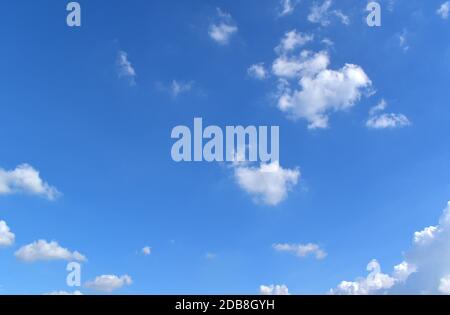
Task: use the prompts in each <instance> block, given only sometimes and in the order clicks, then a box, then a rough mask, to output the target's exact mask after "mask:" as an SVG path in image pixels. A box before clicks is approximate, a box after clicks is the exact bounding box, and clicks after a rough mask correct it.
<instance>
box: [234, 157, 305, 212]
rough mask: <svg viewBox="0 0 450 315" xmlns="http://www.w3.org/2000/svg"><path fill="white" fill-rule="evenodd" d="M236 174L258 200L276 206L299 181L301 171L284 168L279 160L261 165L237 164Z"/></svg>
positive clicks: (246, 189) (239, 182)
mask: <svg viewBox="0 0 450 315" xmlns="http://www.w3.org/2000/svg"><path fill="white" fill-rule="evenodd" d="M234 176H235V178H236V181H237V183H238V185H239V186H240V187H241V188H242V189H243V190H244V191H246V192H247V193H249V194H250V195H252V196H253V197H254V198H255V201H256V202H262V203H264V204H267V205H270V206H276V205H278V204H279V203H280V202H282V201H283V200H284V199H285V198H286V197H287V194H288V191H289V190H291V189H292V187H293V186H295V185H296V184H297V183H298V180H299V178H300V171H299V170H298V169H284V168H282V167H281V166H280V164H279V163H278V162H273V163H270V164H264V163H263V164H261V165H260V166H259V167H251V166H248V165H245V164H237V165H236V166H235V168H234Z"/></svg>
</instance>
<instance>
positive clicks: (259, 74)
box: [247, 63, 268, 80]
mask: <svg viewBox="0 0 450 315" xmlns="http://www.w3.org/2000/svg"><path fill="white" fill-rule="evenodd" d="M247 74H248V75H249V76H250V77H252V78H254V79H257V80H264V79H266V78H267V76H268V73H267V71H266V68H265V67H264V63H258V64H253V65H251V66H250V67H249V68H248V70H247Z"/></svg>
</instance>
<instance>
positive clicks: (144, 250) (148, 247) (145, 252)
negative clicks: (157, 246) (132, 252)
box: [141, 246, 152, 256]
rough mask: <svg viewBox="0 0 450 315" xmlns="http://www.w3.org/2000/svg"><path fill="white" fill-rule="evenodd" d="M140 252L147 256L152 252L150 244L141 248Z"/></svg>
mask: <svg viewBox="0 0 450 315" xmlns="http://www.w3.org/2000/svg"><path fill="white" fill-rule="evenodd" d="M141 253H142V255H144V256H149V255H150V254H151V253H152V248H151V247H150V246H145V247H144V248H142V249H141Z"/></svg>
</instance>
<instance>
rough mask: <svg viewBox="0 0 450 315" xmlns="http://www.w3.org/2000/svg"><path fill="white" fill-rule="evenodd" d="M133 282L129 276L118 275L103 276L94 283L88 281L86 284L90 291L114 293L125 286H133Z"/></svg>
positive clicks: (93, 281)
mask: <svg viewBox="0 0 450 315" xmlns="http://www.w3.org/2000/svg"><path fill="white" fill-rule="evenodd" d="M132 283H133V280H132V279H131V277H130V276H128V275H123V276H120V277H118V276H116V275H102V276H98V277H96V278H95V279H94V280H92V281H88V282H86V284H85V287H86V288H88V289H92V290H96V291H103V292H112V291H114V290H118V289H120V288H122V287H123V286H125V285H131V284H132Z"/></svg>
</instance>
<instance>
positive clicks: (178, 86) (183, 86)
mask: <svg viewBox="0 0 450 315" xmlns="http://www.w3.org/2000/svg"><path fill="white" fill-rule="evenodd" d="M192 85H193V83H192V82H179V81H176V80H173V81H172V85H171V86H170V92H171V94H172V95H173V96H174V97H177V96H178V95H180V94H182V93H186V92H189V91H190V90H191V89H192Z"/></svg>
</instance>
